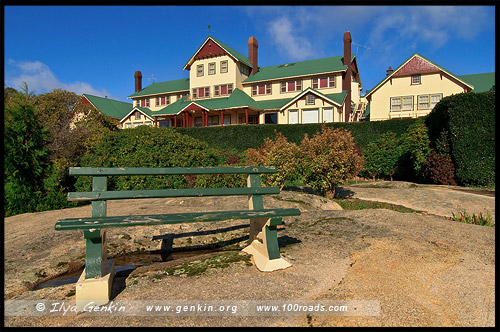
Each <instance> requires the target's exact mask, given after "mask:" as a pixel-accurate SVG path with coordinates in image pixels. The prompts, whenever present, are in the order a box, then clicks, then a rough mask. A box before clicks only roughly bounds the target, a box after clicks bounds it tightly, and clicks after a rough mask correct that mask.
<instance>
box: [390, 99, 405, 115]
mask: <svg viewBox="0 0 500 332" xmlns="http://www.w3.org/2000/svg"><path fill="white" fill-rule="evenodd" d="M398 101H399V103H398ZM395 102H396V103H395ZM390 103H391V112H401V110H402V108H403V105H402V100H401V97H391V100H390ZM398 106H399V109H396V108H397V107H398Z"/></svg>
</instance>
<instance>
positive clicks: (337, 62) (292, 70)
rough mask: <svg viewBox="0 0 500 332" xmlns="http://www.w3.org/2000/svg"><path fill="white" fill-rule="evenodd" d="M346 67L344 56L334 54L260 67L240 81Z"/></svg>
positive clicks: (353, 56)
mask: <svg viewBox="0 0 500 332" xmlns="http://www.w3.org/2000/svg"><path fill="white" fill-rule="evenodd" d="M355 56H356V55H355V54H353V55H352V56H351V61H353V59H354V58H355ZM346 69H347V66H344V57H343V56H335V57H330V58H323V59H315V60H307V61H299V62H292V63H287V64H281V65H276V66H268V67H260V68H259V71H258V72H257V73H255V74H254V75H251V76H249V77H248V78H247V79H245V80H244V81H243V82H242V83H243V84H245V83H253V82H259V81H267V80H272V79H283V78H287V77H297V76H305V75H311V74H322V73H331V72H337V71H343V70H346Z"/></svg>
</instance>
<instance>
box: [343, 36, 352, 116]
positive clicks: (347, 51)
mask: <svg viewBox="0 0 500 332" xmlns="http://www.w3.org/2000/svg"><path fill="white" fill-rule="evenodd" d="M351 43H352V38H351V33H350V32H349V31H346V32H344V66H347V70H346V72H345V75H344V79H343V80H342V90H347V95H346V101H345V108H344V122H349V115H350V114H351V80H352V79H351V76H352V70H351Z"/></svg>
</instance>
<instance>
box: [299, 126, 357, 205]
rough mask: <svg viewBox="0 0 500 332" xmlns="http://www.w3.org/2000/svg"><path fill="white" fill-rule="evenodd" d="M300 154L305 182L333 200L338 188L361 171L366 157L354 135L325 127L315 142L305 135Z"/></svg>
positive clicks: (315, 136)
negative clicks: (355, 141) (356, 142)
mask: <svg viewBox="0 0 500 332" xmlns="http://www.w3.org/2000/svg"><path fill="white" fill-rule="evenodd" d="M300 151H301V155H302V156H303V158H304V159H303V166H304V167H303V172H304V181H305V182H306V183H307V184H309V185H311V186H312V187H313V189H314V190H316V191H318V192H320V193H321V194H323V195H326V196H328V197H332V198H333V195H334V193H335V187H336V186H338V185H339V184H341V183H342V182H344V181H345V180H347V179H348V178H352V177H354V176H356V175H357V174H358V173H359V171H360V170H361V169H362V165H363V157H362V156H361V154H360V152H359V149H358V148H357V146H356V144H354V140H353V138H352V136H351V133H350V132H349V131H347V130H345V129H343V128H337V129H332V128H328V127H326V126H322V127H321V132H320V133H317V134H316V135H314V136H313V137H312V138H309V137H308V135H305V137H304V139H303V140H302V144H301V145H300Z"/></svg>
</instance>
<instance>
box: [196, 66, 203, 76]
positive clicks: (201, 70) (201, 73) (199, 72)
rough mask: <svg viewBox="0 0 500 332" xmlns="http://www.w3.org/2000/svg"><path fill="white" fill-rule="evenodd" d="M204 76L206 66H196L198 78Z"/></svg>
mask: <svg viewBox="0 0 500 332" xmlns="http://www.w3.org/2000/svg"><path fill="white" fill-rule="evenodd" d="M203 74H204V66H203V64H201V65H197V66H196V76H197V77H201V76H203Z"/></svg>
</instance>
